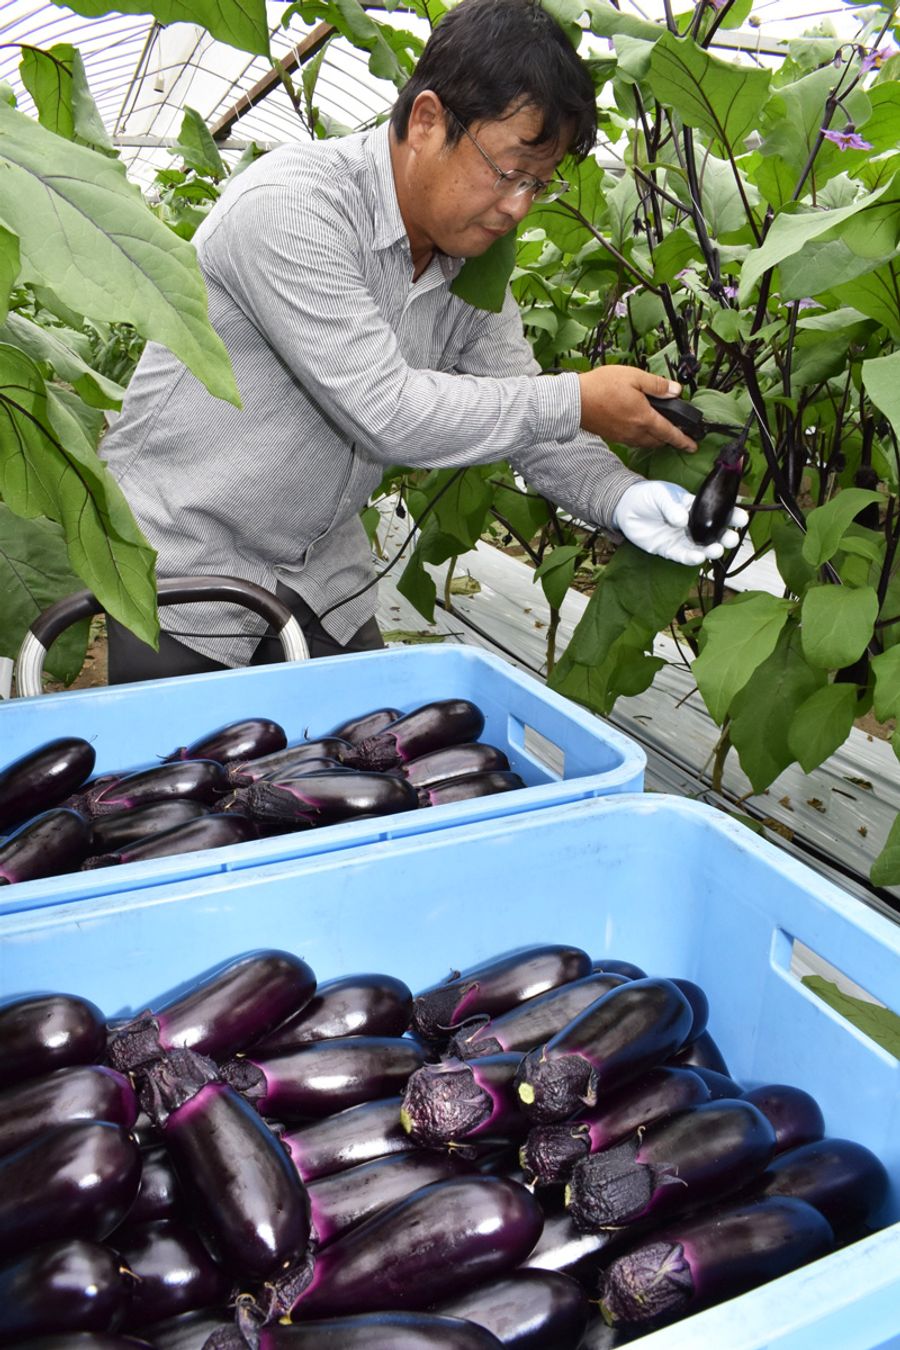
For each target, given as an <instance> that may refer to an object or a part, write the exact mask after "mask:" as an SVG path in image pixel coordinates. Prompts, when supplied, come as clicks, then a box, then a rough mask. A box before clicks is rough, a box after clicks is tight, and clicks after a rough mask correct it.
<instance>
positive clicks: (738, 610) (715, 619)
mask: <svg viewBox="0 0 900 1350" xmlns="http://www.w3.org/2000/svg"><path fill="white" fill-rule="evenodd" d="M791 608H792V602H791V601H790V600H779V599H777V598H776V597H775V596H774V595H765V594H763V593H762V592H759V591H748V592H747V593H746V594H745V595H744V596H741V597H740V599H738V600H731V601H729V602H728V603H727V604H724V605H719V606H718V607H717V608H716V609H713V610H710V612H709V613H708V614H707V616H706V618H705V619H704V620H703V628H702V630H701V632H702V635H703V650H702V651H701V653H700V655H699V656H698V657H697V658H696V660H695V661H694V663H693V666H692V667H691V669H692V671H693V674H694V679H695V680H696V681H697V686H698V688H699V690H700V693H701V694H702V695H703V701H704V703H705V704H706V706H707V708H708V709H709V711H710V715H711V716H712V718H713V719H714V721H716V722H718V723H719V724H720V725H721V723H722V722H723V721H724V720H725V717H726V716H727V714H728V710H729V708H730V706H731V701H732V699H733V698H734V696H735V694H737V693H738V692H739V691H740V690H741V689H743V687H744V685H745V684H746V683H747V681H748V680H749V679H750V676H751V675H752V674H753V672H754V671H755V670H756V668H757V666H760V665H761V664H762V663H763V661H765V660H766V659H767V658H768V657H769V656H771V654H772V652H773V651H774V650H775V644H776V643H777V641H778V635H779V633H780V632H781V630H782V628H783V627H784V625H785V623H786V622H787V619H788V615H789V614H790V611H791Z"/></svg>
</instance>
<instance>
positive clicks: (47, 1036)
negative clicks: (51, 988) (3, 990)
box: [0, 994, 106, 1089]
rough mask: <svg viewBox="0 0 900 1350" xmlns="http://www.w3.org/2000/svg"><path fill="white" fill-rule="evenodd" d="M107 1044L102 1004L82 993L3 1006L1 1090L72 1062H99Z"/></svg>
mask: <svg viewBox="0 0 900 1350" xmlns="http://www.w3.org/2000/svg"><path fill="white" fill-rule="evenodd" d="M105 1046H106V1023H105V1021H104V1018H103V1014H102V1012H101V1011H100V1009H99V1008H98V1007H97V1006H96V1004H94V1003H91V1002H90V1001H89V1000H88V999H86V998H79V997H78V995H76V994H35V995H32V996H30V997H26V998H17V999H15V1000H13V1001H12V1002H10V1003H6V1004H4V1005H3V1007H0V1089H2V1088H5V1087H10V1086H12V1085H13V1084H14V1083H18V1082H22V1081H23V1080H24V1079H27V1078H37V1077H38V1076H39V1075H41V1074H47V1073H52V1071H53V1070H54V1069H64V1068H66V1067H67V1066H68V1065H70V1064H94V1063H95V1062H96V1061H97V1060H98V1059H100V1057H101V1056H102V1054H103V1051H104V1048H105Z"/></svg>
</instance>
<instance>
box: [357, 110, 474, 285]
mask: <svg viewBox="0 0 900 1350" xmlns="http://www.w3.org/2000/svg"><path fill="white" fill-rule="evenodd" d="M366 149H367V151H368V154H369V159H370V163H371V166H372V177H373V182H374V187H375V248H376V249H383V248H393V247H394V245H396V244H404V245H406V246H407V247H408V246H409V240H408V239H407V235H406V226H405V225H404V224H403V217H402V215H401V214H400V203H399V202H398V201H397V187H396V184H395V183H394V169H393V165H392V164H391V142H390V122H389V121H386V122H382V123H381V125H380V126H377V127H375V128H374V130H372V131H371V132H370V133H369V136H368V142H367V146H366ZM463 262H464V259H463V258H448V257H446V256H444V255H443V254H439V255H438V264H439V266H440V270H441V272H442V273H443V275H444V277H445V278H447V279H448V280H450V279H452V278H453V277H455V276H456V274H457V272H459V271H460V269H461V268H462V265H463Z"/></svg>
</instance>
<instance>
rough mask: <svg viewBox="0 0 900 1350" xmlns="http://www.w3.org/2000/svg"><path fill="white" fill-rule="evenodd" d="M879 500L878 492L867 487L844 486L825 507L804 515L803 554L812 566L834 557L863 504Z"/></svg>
mask: <svg viewBox="0 0 900 1350" xmlns="http://www.w3.org/2000/svg"><path fill="white" fill-rule="evenodd" d="M881 500H882V497H881V494H880V493H878V492H870V491H868V489H866V488H844V490H843V492H839V493H838V494H837V496H836V497H832V499H831V501H830V502H826V503H825V505H824V506H817V507H816V508H815V509H814V510H812V511H810V513H809V515H808V516H807V518H806V528H807V534H806V538H805V539H804V541H803V557H804V558H805V559H806V561H807V562H808V563H810V564H811V565H812V566H813V567H821V565H822V563H824V562H827V561H828V559H829V558H833V557H834V555H835V553H837V551H838V549H839V548H840V546H841V540H842V539H843V538H844V535H845V534H846V533H847V531H848V530H849V528H850V526H851V525H852V524H853V521H854V520H855V519H856V517H857V516H858V515H859V513H860V511H862V510H863V508H864V507H866V506H870V505H871V504H872V503H874V502H880V501H881Z"/></svg>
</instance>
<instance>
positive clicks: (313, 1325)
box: [204, 1312, 549, 1350]
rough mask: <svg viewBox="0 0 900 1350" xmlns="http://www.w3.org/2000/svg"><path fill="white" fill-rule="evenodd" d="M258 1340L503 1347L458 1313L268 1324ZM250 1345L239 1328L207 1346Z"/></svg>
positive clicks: (350, 1347)
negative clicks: (447, 1315)
mask: <svg viewBox="0 0 900 1350" xmlns="http://www.w3.org/2000/svg"><path fill="white" fill-rule="evenodd" d="M255 1344H256V1350H498V1347H499V1345H500V1342H499V1341H498V1340H497V1338H496V1336H492V1335H491V1333H490V1332H489V1331H485V1329H484V1327H479V1326H476V1325H475V1324H474V1322H463V1321H461V1320H460V1319H459V1318H457V1317H438V1316H437V1314H435V1313H425V1312H380V1313H360V1314H358V1315H357V1316H355V1317H330V1318H323V1319H320V1320H317V1321H315V1322H301V1323H298V1324H296V1325H294V1326H269V1327H263V1328H262V1329H261V1330H260V1331H258V1332H257V1333H256V1336H255ZM248 1345H249V1342H248V1341H247V1340H246V1339H245V1338H244V1337H243V1336H242V1335H241V1333H240V1332H239V1331H237V1330H236V1329H234V1328H233V1329H232V1330H230V1331H229V1332H227V1333H225V1334H223V1335H222V1336H221V1337H219V1336H217V1337H216V1338H215V1340H213V1339H212V1338H211V1339H210V1341H209V1342H208V1344H207V1346H206V1347H204V1350H247V1346H248ZM548 1350H549V1347H548Z"/></svg>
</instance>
